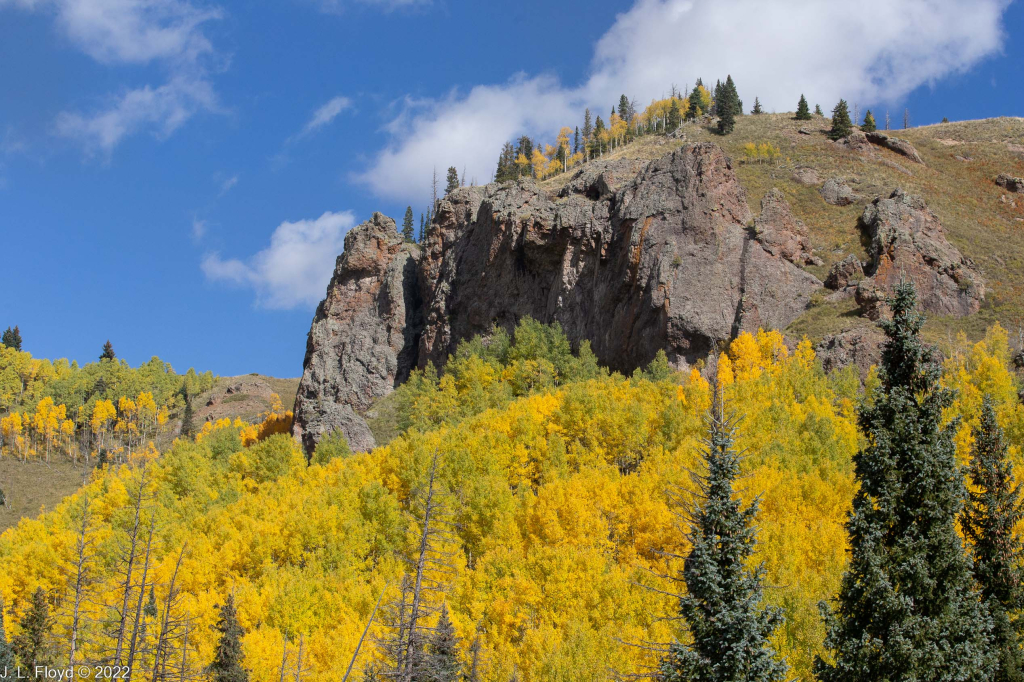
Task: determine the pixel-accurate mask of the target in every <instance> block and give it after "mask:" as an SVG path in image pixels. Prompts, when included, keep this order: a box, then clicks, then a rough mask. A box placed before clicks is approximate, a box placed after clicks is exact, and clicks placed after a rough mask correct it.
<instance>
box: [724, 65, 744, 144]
mask: <svg viewBox="0 0 1024 682" xmlns="http://www.w3.org/2000/svg"><path fill="white" fill-rule="evenodd" d="M721 89H722V94H721V101H720V102H719V103H718V132H719V133H720V134H722V135H728V134H729V133H731V132H732V131H733V129H734V128H735V127H736V116H737V114H739V112H740V108H741V107H742V106H743V105H742V104H741V103H740V96H739V93H737V92H736V84H735V83H734V82H733V80H732V76H731V75H730V76H727V77H726V79H725V83H723V84H722V88H721Z"/></svg>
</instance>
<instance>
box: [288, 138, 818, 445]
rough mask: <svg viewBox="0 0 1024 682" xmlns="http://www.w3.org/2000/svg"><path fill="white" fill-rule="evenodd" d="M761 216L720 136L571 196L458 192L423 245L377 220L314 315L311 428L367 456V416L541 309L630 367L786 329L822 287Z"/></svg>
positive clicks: (350, 250)
mask: <svg viewBox="0 0 1024 682" xmlns="http://www.w3.org/2000/svg"><path fill="white" fill-rule="evenodd" d="M637 171H639V172H637ZM780 199H781V198H780ZM777 213H778V214H779V215H788V210H786V211H778V212H777ZM766 221H768V222H770V217H765V214H763V215H762V218H761V220H759V230H760V231H761V232H763V231H764V230H766V229H768V230H770V229H771V228H772V227H773V226H772V225H769V224H767V223H766ZM752 225H753V216H751V214H750V211H749V209H748V207H747V202H746V196H745V194H744V191H743V189H742V187H740V185H739V183H738V182H737V179H736V176H735V174H734V173H733V170H732V167H731V165H730V162H729V160H728V159H727V158H726V157H725V155H724V154H723V152H722V150H721V149H719V148H718V147H717V146H716V145H713V144H697V145H693V146H689V147H685V148H683V149H680V150H677V151H675V152H673V153H671V154H668V155H667V156H664V157H663V158H661V159H659V160H657V161H653V162H651V163H649V164H639V169H638V168H637V162H631V161H619V162H607V163H603V164H602V163H592V164H589V165H587V166H586V167H585V168H583V169H582V170H580V171H579V172H577V173H576V175H574V176H573V177H572V178H571V179H570V181H569V182H568V184H567V185H566V186H565V187H563V188H562V190H561V191H560V193H559V195H558V196H550V195H548V194H547V193H546V192H544V191H542V190H541V189H539V188H538V187H537V186H536V185H535V184H534V183H533V182H530V181H523V182H519V183H514V184H510V185H506V186H502V187H498V186H494V185H490V186H487V187H474V188H462V189H459V190H456V191H454V192H452V193H451V194H449V195H448V196H447V197H446V198H445V199H443V200H441V201H440V203H439V206H438V210H437V216H436V218H435V221H434V224H433V225H432V226H431V228H430V231H429V237H428V239H427V242H426V244H425V245H424V249H423V251H422V252H421V251H420V248H419V247H418V246H415V245H403V244H402V243H401V239H400V238H399V236H398V235H397V233H396V232H395V228H394V223H393V221H391V220H390V219H388V218H384V217H383V216H380V215H379V214H375V215H374V218H373V219H372V220H371V221H369V222H368V223H365V224H363V225H360V226H359V227H357V228H355V229H354V230H353V231H352V232H351V233H350V234H349V235H348V237H347V238H346V240H345V253H344V254H343V255H342V256H341V257H340V258H339V260H338V267H337V269H336V270H335V274H334V278H333V279H332V281H331V285H330V287H329V288H328V293H327V298H326V299H325V300H324V302H323V303H321V305H320V307H319V309H318V310H317V314H316V317H315V318H314V321H313V326H312V328H311V330H310V335H309V341H308V345H307V351H306V360H305V371H304V374H303V378H302V383H301V385H300V388H299V398H298V402H297V406H296V432H297V433H298V434H300V435H301V436H302V439H303V443H304V444H305V445H306V447H307V448H311V447H312V446H313V444H315V442H316V441H317V440H318V438H319V436H320V435H321V434H324V433H328V432H330V431H331V430H333V429H341V430H342V431H343V432H344V433H345V435H346V436H347V437H348V439H349V442H350V444H351V445H352V446H353V449H365V448H368V447H371V446H372V444H373V443H372V437H370V436H369V429H368V428H367V427H366V423H365V421H363V420H362V418H361V417H360V413H361V412H363V411H364V410H366V409H367V407H369V405H370V403H371V402H372V401H373V400H374V399H375V398H377V397H380V396H383V395H386V394H387V393H389V392H390V391H392V390H393V389H394V387H395V386H396V385H398V384H399V383H401V381H403V380H404V378H405V377H406V376H407V375H408V373H409V371H410V370H411V369H412V368H413V366H420V367H422V366H425V365H426V363H427V362H433V363H434V364H436V365H440V364H443V363H444V361H445V360H446V358H447V357H448V355H449V354H450V353H451V352H453V351H454V350H455V347H456V345H457V344H458V342H459V341H461V340H463V339H466V338H469V337H471V336H473V335H474V334H486V333H488V332H489V331H490V330H491V329H492V327H493V326H494V325H499V326H502V327H505V328H508V329H511V327H513V326H514V325H515V323H516V321H517V320H519V319H520V318H521V317H524V316H527V315H528V316H531V317H533V318H535V319H537V320H539V321H541V322H544V323H550V322H559V323H560V324H561V325H562V328H563V329H564V330H565V332H566V335H567V336H568V337H569V339H570V340H571V341H572V342H573V343H578V342H580V341H582V340H584V339H587V340H589V341H590V343H591V346H592V348H593V350H594V353H595V354H596V355H597V357H598V358H599V360H600V361H601V362H602V363H603V364H606V365H608V366H609V367H612V368H614V369H618V370H621V371H627V372H628V371H631V370H632V369H634V368H636V367H638V366H642V365H645V364H647V363H649V362H650V361H651V360H652V359H653V358H654V356H655V354H656V353H657V352H658V350H660V349H664V350H665V351H666V353H667V354H668V357H669V359H670V361H671V362H672V363H673V364H675V365H676V366H678V367H685V366H687V365H689V364H691V363H693V362H695V361H696V360H698V359H700V358H702V357H704V356H705V355H706V354H707V353H708V352H709V351H711V350H712V349H713V348H714V347H715V344H716V343H717V342H718V341H720V340H723V339H729V338H731V337H733V336H735V335H736V334H737V333H739V332H740V331H742V330H747V331H754V330H756V329H757V328H759V327H773V328H782V327H784V326H786V325H787V324H789V323H790V322H791V321H793V320H794V319H795V318H796V317H797V316H798V315H799V314H800V313H801V312H802V311H803V310H805V309H806V307H807V304H808V301H809V299H810V296H811V294H812V293H813V292H814V291H816V290H817V289H818V288H819V287H820V286H821V282H820V281H818V280H817V279H816V278H815V277H813V276H811V275H810V274H808V273H806V272H804V271H803V270H801V269H799V268H798V267H797V266H795V265H794V264H793V263H791V262H790V261H789V260H786V259H785V258H783V257H782V256H781V255H774V254H775V253H778V249H774V248H772V246H771V244H768V245H767V246H766V245H765V243H764V240H763V239H762V240H759V239H758V235H757V234H755V230H754V229H753V228H752ZM777 228H778V230H780V231H785V230H789V229H790V226H788V225H779V226H777ZM791 257H792V256H791Z"/></svg>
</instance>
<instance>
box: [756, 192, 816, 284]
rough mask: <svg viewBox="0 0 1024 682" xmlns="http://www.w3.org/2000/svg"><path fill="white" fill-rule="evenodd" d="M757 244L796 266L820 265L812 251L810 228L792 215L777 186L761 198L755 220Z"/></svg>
mask: <svg viewBox="0 0 1024 682" xmlns="http://www.w3.org/2000/svg"><path fill="white" fill-rule="evenodd" d="M754 233H755V235H756V239H757V241H758V243H760V244H761V246H762V247H764V249H765V251H767V252H768V253H770V254H772V255H773V256H779V257H780V258H785V259H786V260H788V261H789V262H790V263H794V264H796V265H821V259H820V258H818V257H816V256H815V255H814V254H813V253H812V252H811V244H810V242H809V241H808V239H807V227H806V226H805V225H804V224H803V223H802V222H801V221H799V220H797V219H796V217H795V216H794V215H793V211H792V210H791V209H790V207H789V203H788V202H787V201H786V198H785V196H783V194H782V192H780V191H779V190H778V189H772V190H771V191H769V192H768V193H767V194H766V195H765V196H764V198H763V199H761V215H759V216H758V217H757V218H755V219H754Z"/></svg>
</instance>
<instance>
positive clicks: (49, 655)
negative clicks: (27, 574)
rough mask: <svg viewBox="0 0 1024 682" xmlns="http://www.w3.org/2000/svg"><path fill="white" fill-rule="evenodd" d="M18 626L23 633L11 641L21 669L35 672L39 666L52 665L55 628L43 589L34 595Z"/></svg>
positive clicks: (38, 589) (38, 588) (39, 588)
mask: <svg viewBox="0 0 1024 682" xmlns="http://www.w3.org/2000/svg"><path fill="white" fill-rule="evenodd" d="M18 624H19V625H20V626H21V632H20V633H19V634H18V635H17V636H16V637H14V638H12V639H11V649H13V650H14V654H15V656H17V658H18V663H19V664H20V665H21V667H22V668H25V669H27V670H28V671H29V672H33V671H34V670H35V667H36V666H37V665H50V664H52V663H53V662H54V661H53V653H54V652H53V644H52V642H51V641H50V630H51V629H52V628H53V620H52V619H51V618H50V605H49V604H48V603H47V601H46V592H45V591H44V590H43V588H41V587H37V588H36V591H35V592H33V593H32V602H31V603H30V604H29V606H28V609H27V610H26V611H25V613H24V615H22V617H21V621H19V623H18Z"/></svg>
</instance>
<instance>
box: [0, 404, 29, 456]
mask: <svg viewBox="0 0 1024 682" xmlns="http://www.w3.org/2000/svg"><path fill="white" fill-rule="evenodd" d="M23 433H24V431H23V426H22V421H21V413H20V412H12V413H10V414H9V415H7V416H6V417H4V418H3V419H0V434H2V435H3V438H4V447H6V448H7V451H8V452H9V453H11V455H12V456H15V457H18V456H21V455H22V445H24V442H25V441H24V438H23V436H22V434H23Z"/></svg>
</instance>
